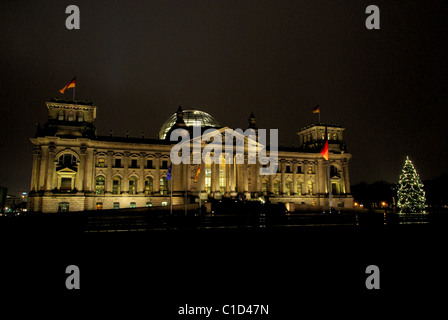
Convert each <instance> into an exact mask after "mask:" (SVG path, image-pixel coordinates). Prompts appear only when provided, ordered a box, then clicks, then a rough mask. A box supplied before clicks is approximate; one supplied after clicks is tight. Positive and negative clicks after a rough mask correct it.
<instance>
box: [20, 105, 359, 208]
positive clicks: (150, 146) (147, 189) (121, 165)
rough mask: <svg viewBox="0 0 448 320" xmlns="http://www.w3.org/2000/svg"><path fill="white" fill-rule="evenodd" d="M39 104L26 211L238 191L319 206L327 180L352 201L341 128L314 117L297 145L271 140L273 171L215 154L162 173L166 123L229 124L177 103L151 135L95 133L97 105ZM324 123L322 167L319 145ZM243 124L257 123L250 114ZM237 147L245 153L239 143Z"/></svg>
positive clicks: (140, 203)
mask: <svg viewBox="0 0 448 320" xmlns="http://www.w3.org/2000/svg"><path fill="white" fill-rule="evenodd" d="M46 106H47V111H48V121H47V123H45V124H44V125H43V127H40V126H39V127H38V128H37V132H36V136H35V137H34V138H32V139H31V142H32V144H33V165H32V176H31V190H30V192H29V197H28V210H29V211H32V212H58V211H84V210H101V209H119V208H138V207H148V206H168V205H170V201H171V198H172V202H173V205H183V204H185V202H187V203H188V205H189V206H193V207H194V206H195V204H197V205H198V203H199V201H202V202H205V201H209V200H211V199H222V198H235V199H236V198H239V199H246V200H252V201H269V202H271V203H279V202H282V203H285V204H288V205H287V208H290V210H294V209H295V210H301V209H304V210H309V209H313V208H314V209H319V208H321V209H324V210H325V208H328V207H329V187H330V185H331V191H332V197H333V202H332V203H333V207H339V208H342V207H344V208H352V207H353V197H352V196H351V193H350V180H349V161H350V158H351V155H350V154H349V153H347V152H346V146H345V143H344V139H343V131H344V128H342V127H341V126H340V125H337V124H323V123H316V124H313V125H309V126H307V127H304V128H301V129H300V130H299V131H298V132H297V138H298V141H299V147H278V170H277V172H276V173H275V174H273V175H260V172H259V168H260V166H261V164H260V163H259V162H257V163H256V164H249V163H247V162H244V164H235V161H234V162H233V163H225V161H222V163H220V164H216V163H212V164H207V163H201V164H200V165H199V164H179V165H173V166H172V169H171V172H170V174H171V177H172V179H171V180H169V179H168V177H167V173H168V170H169V167H170V164H171V161H170V150H171V148H172V147H173V146H174V145H175V144H176V143H177V142H172V141H170V139H169V135H170V132H171V131H172V130H173V129H175V128H184V129H187V130H191V129H192V128H193V127H201V130H206V129H211V128H214V129H216V130H219V131H220V132H222V133H224V131H225V130H226V129H230V128H228V127H225V126H222V125H221V124H220V123H219V122H218V121H217V120H216V119H214V118H213V116H211V115H210V114H208V113H206V112H204V111H200V110H182V108H180V107H179V109H178V110H177V112H175V113H174V114H172V115H171V116H169V115H167V116H169V117H168V120H167V121H166V122H165V123H163V124H162V126H161V129H160V131H159V134H158V137H155V138H153V139H148V138H145V137H141V138H132V137H128V136H125V137H116V136H113V135H112V134H110V135H109V136H99V135H97V132H96V128H95V126H94V121H95V118H96V111H97V109H96V106H94V105H93V103H91V102H87V101H76V100H59V99H52V100H51V101H49V102H46ZM173 111H174V110H173ZM326 127H327V128H328V136H329V150H330V170H328V162H327V161H326V160H325V159H323V157H322V156H321V154H320V152H319V151H320V149H321V148H322V145H323V143H324V140H325V128H326ZM248 128H252V129H254V130H255V131H256V130H258V129H257V124H256V119H255V116H254V115H253V114H251V115H250V117H249V119H248ZM242 129H246V128H242ZM246 139H248V138H247V137H246ZM261 147H266V148H267V150H268V151H267V154H269V146H261ZM201 148H204V144H203V145H201ZM223 152H224V148H223ZM244 152H245V156H246V153H247V150H245V151H244ZM199 166H200V170H198V169H199ZM198 171H199V173H198ZM328 172H330V174H328ZM328 179H330V181H328ZM329 182H330V183H329ZM171 195H172V197H171Z"/></svg>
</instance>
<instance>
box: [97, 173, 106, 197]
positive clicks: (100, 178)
mask: <svg viewBox="0 0 448 320" xmlns="http://www.w3.org/2000/svg"><path fill="white" fill-rule="evenodd" d="M105 184H106V179H105V178H104V177H103V176H98V177H97V178H96V180H95V194H104V186H105Z"/></svg>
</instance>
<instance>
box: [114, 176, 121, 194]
mask: <svg viewBox="0 0 448 320" xmlns="http://www.w3.org/2000/svg"><path fill="white" fill-rule="evenodd" d="M112 193H113V194H121V178H120V177H114V179H113V180H112Z"/></svg>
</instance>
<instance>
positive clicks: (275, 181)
mask: <svg viewBox="0 0 448 320" xmlns="http://www.w3.org/2000/svg"><path fill="white" fill-rule="evenodd" d="M272 192H273V193H274V194H275V195H277V196H278V195H279V183H278V180H274V190H272Z"/></svg>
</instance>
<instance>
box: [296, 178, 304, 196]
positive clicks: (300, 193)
mask: <svg viewBox="0 0 448 320" xmlns="http://www.w3.org/2000/svg"><path fill="white" fill-rule="evenodd" d="M296 186H297V194H298V195H299V196H301V195H302V186H303V182H302V181H299V180H297V181H296Z"/></svg>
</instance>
